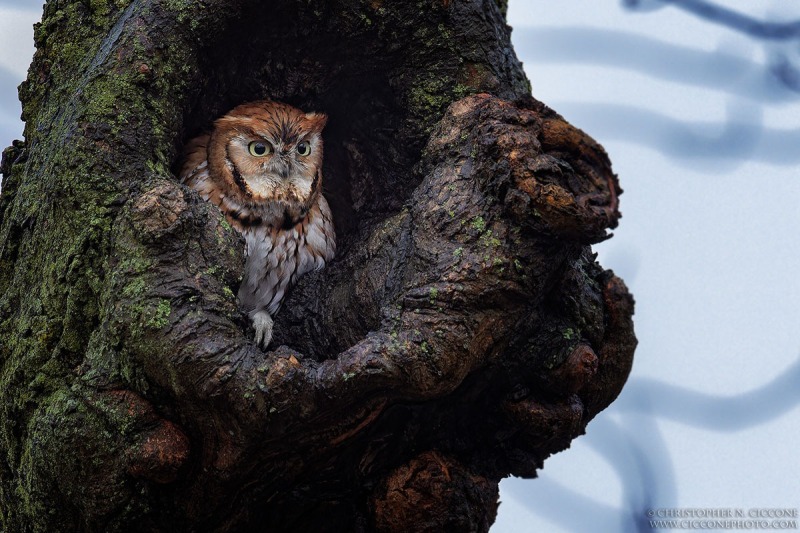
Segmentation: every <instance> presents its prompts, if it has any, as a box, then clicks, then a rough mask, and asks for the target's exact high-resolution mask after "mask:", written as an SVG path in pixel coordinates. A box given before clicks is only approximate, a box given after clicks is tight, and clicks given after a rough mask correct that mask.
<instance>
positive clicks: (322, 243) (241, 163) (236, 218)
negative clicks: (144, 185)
mask: <svg viewBox="0 0 800 533" xmlns="http://www.w3.org/2000/svg"><path fill="white" fill-rule="evenodd" d="M327 120H328V117H327V116H326V115H324V114H321V113H304V112H302V111H300V110H299V109H296V108H294V107H291V106H289V105H286V104H282V103H279V102H272V101H268V100H264V101H258V102H251V103H248V104H242V105H240V106H238V107H236V108H234V109H233V110H232V111H230V112H229V113H228V114H227V115H225V116H224V117H222V118H220V119H218V120H217V121H216V122H214V128H213V131H212V132H211V134H206V135H201V136H199V137H196V138H194V139H192V140H191V141H189V143H188V144H187V146H186V149H185V152H184V159H183V165H182V167H181V171H180V179H181V181H182V182H183V183H185V184H186V185H188V186H190V187H192V188H193V189H195V190H196V191H197V192H199V193H200V195H201V196H202V197H203V198H204V199H205V200H207V201H209V202H211V203H213V204H214V205H216V206H217V207H219V208H220V210H221V211H222V213H223V214H224V215H225V217H226V218H227V220H228V222H230V224H231V225H232V226H233V227H234V228H236V230H238V231H239V232H240V233H241V234H242V235H243V236H244V239H245V242H246V248H245V256H246V262H245V268H244V277H243V279H242V283H241V286H240V287H239V294H238V300H239V306H240V307H241V309H242V311H243V312H245V313H247V315H248V316H249V317H250V320H252V322H253V328H254V329H255V342H256V343H257V344H258V345H259V346H261V347H262V348H266V347H267V346H268V345H269V342H270V340H271V339H272V324H273V321H272V317H273V316H274V315H275V313H276V312H277V311H278V309H279V308H280V305H281V302H282V301H283V299H284V297H285V296H286V292H287V291H288V290H289V288H290V287H291V286H292V285H293V284H294V282H295V281H296V280H297V278H298V277H300V276H302V275H303V274H305V273H306V272H309V271H311V270H318V269H320V268H322V267H324V266H325V263H326V262H329V261H331V260H332V259H333V256H334V253H335V251H336V237H335V234H334V229H333V221H332V217H331V210H330V208H329V207H328V202H327V201H326V200H325V197H324V196H322V128H324V127H325V123H326V122H327Z"/></svg>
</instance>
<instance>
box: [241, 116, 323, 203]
mask: <svg viewBox="0 0 800 533" xmlns="http://www.w3.org/2000/svg"><path fill="white" fill-rule="evenodd" d="M266 133H267V132H259V131H253V132H251V133H250V132H248V134H244V133H240V134H239V135H236V136H235V137H233V138H232V139H231V140H230V142H229V145H228V158H229V161H230V170H231V172H232V173H233V175H234V181H237V182H240V184H241V185H243V186H244V188H245V189H246V190H245V191H244V192H246V194H248V195H249V196H250V197H251V198H252V199H253V200H254V201H256V202H258V203H265V202H276V201H278V202H290V203H297V202H300V203H302V204H305V203H307V202H309V200H310V199H311V197H312V196H313V195H314V194H315V192H316V191H315V189H316V188H317V187H318V183H317V181H318V180H317V179H315V178H316V176H317V170H318V168H319V166H320V165H321V164H322V139H321V138H320V135H319V134H318V133H316V132H311V133H309V134H306V135H301V136H295V137H294V138H289V139H283V138H280V139H275V138H269V137H268V136H267V135H266ZM241 185H240V186H241Z"/></svg>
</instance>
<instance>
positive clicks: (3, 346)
mask: <svg viewBox="0 0 800 533" xmlns="http://www.w3.org/2000/svg"><path fill="white" fill-rule="evenodd" d="M509 32H510V30H509V29H508V27H507V26H506V24H505V21H504V18H503V13H502V12H501V10H500V5H499V4H498V3H497V2H495V1H494V0H476V1H469V2H459V1H442V0H433V1H430V0H423V1H421V2H408V3H405V2H404V3H391V4H390V3H385V2H381V1H380V0H362V1H356V2H352V1H345V0H341V1H335V0H331V1H328V2H318V3H308V2H301V1H289V0H283V1H279V2H273V3H271V4H270V5H269V7H268V8H265V6H264V5H263V3H261V2H256V1H254V0H117V1H110V0H106V1H103V0H100V1H92V2H85V1H81V0H73V1H67V0H58V1H51V2H48V3H47V5H46V6H45V12H44V17H43V21H42V23H41V25H39V26H38V27H37V29H36V44H37V53H36V56H35V58H34V62H33V64H32V65H31V69H30V71H29V76H28V80H27V81H26V82H25V84H24V85H23V86H22V88H21V90H20V96H21V99H22V102H23V116H24V118H25V120H26V129H25V142H24V143H19V142H18V143H15V145H14V147H12V148H10V149H8V150H6V151H5V152H4V161H3V165H2V167H3V174H4V178H3V192H2V196H1V197H0V217H2V218H0V266H2V268H1V269H0V365H1V368H0V409H2V411H3V413H2V414H3V420H4V422H3V424H2V425H0V453H2V459H3V460H2V461H0V510H1V511H2V513H1V514H0V520H2V526H3V529H4V530H7V531H29V530H33V531H52V530H90V531H129V530H131V527H133V528H134V529H137V530H146V531H165V530H170V529H176V528H177V529H179V530H203V531H205V530H208V531H231V530H264V529H270V530H278V531H281V530H286V531H291V530H298V529H300V530H302V529H307V530H319V529H321V528H323V527H324V528H327V529H329V530H330V529H332V530H342V531H351V530H385V531H386V530H388V531H394V530H397V531H399V530H404V531H408V530H421V529H424V528H426V527H436V528H453V527H457V528H459V529H466V530H477V531H483V530H486V529H487V528H488V527H489V525H490V524H491V522H492V521H493V519H494V516H495V513H496V506H497V501H496V500H497V483H498V482H499V480H500V479H501V478H503V477H505V476H507V475H509V474H514V475H523V476H533V475H535V473H536V470H537V469H538V468H540V467H541V464H542V461H543V460H544V459H545V458H546V457H547V456H548V455H550V454H552V453H555V452H557V451H559V450H562V449H564V448H565V447H567V446H568V445H569V442H570V441H571V440H572V439H573V438H575V437H576V436H578V435H579V434H581V433H582V432H583V431H584V428H585V427H586V424H587V423H588V422H589V421H590V420H591V419H592V418H593V417H594V416H595V415H597V413H598V412H600V411H601V410H602V409H604V408H605V407H606V406H607V405H608V404H609V403H610V402H611V401H613V399H614V398H615V397H616V395H617V394H618V393H619V391H620V389H621V387H622V385H623V383H624V381H625V378H626V377H627V374H628V371H629V369H630V364H631V361H632V356H633V349H634V347H635V338H634V336H633V329H632V322H631V315H632V312H633V302H632V299H631V297H630V295H628V293H627V291H626V289H625V287H624V284H623V283H622V281H621V280H619V279H618V278H616V277H615V276H614V275H613V273H611V272H609V271H605V270H603V269H602V268H601V267H600V266H599V265H597V263H596V262H595V260H594V256H593V255H592V253H591V249H590V247H589V246H590V245H591V244H592V243H595V242H598V241H600V240H602V239H604V238H606V237H607V230H608V229H609V228H612V227H614V226H616V224H617V220H618V218H619V211H618V195H619V193H620V192H621V191H620V189H619V185H618V182H617V179H616V176H615V175H614V174H613V173H612V171H611V167H610V163H609V161H608V158H607V156H606V154H605V152H604V151H603V149H602V148H601V147H600V146H599V145H597V144H596V143H595V142H594V141H592V140H591V139H590V138H589V137H588V136H587V135H586V134H584V133H583V132H581V131H580V130H577V129H575V128H573V127H572V126H570V125H569V124H567V123H566V122H565V121H564V120H563V118H562V117H560V116H559V115H558V114H556V113H555V112H554V111H552V110H551V109H549V108H547V107H546V106H545V105H544V104H541V103H540V102H537V101H536V100H534V99H533V98H532V97H531V96H530V94H529V84H528V82H527V80H526V79H525V76H524V74H523V72H522V69H521V66H520V64H519V62H518V61H517V60H516V58H515V56H514V53H513V50H512V48H511V45H510V42H509ZM265 97H271V98H275V99H278V100H282V101H286V102H288V103H290V104H292V105H296V106H298V107H301V108H303V109H309V110H310V109H316V110H322V111H325V112H326V113H328V115H329V116H330V122H329V126H328V128H327V129H326V133H325V135H326V137H325V142H326V162H325V174H326V182H327V184H328V189H327V190H326V195H327V197H328V198H329V201H330V203H331V205H332V208H333V211H334V217H335V222H336V226H337V236H338V240H339V242H340V250H339V254H338V257H337V259H336V260H335V261H334V262H333V263H332V264H331V265H329V266H328V267H327V268H326V269H325V270H323V271H321V272H318V273H315V274H313V275H308V276H306V277H305V278H303V279H302V280H301V282H300V283H299V285H298V286H297V287H296V288H295V290H294V291H293V292H292V294H291V295H290V297H289V299H288V300H287V302H286V304H285V306H284V309H283V310H282V311H281V312H280V313H279V314H278V316H277V321H276V327H277V330H276V341H278V342H277V343H276V344H275V346H278V347H277V348H276V349H274V350H272V351H269V352H267V353H264V352H261V351H260V350H258V349H257V348H256V347H255V346H254V345H253V344H252V343H251V342H250V340H249V339H248V336H247V331H246V327H247V321H246V320H245V319H244V317H242V316H241V314H240V313H239V311H238V310H237V307H236V302H235V297H234V295H235V293H236V288H237V284H238V283H239V280H240V276H241V272H242V264H243V258H242V255H241V250H242V243H241V239H240V238H239V236H238V235H237V234H236V233H235V232H234V231H233V230H232V229H231V228H230V226H228V225H227V224H226V223H225V221H224V218H223V217H222V216H221V215H220V213H219V211H218V210H217V209H216V208H215V207H214V206H211V205H209V204H207V203H205V202H203V201H202V200H200V198H198V196H197V195H196V194H195V193H194V192H192V191H190V190H189V189H187V188H185V187H183V186H181V185H180V184H179V183H178V182H177V180H176V179H175V177H174V175H173V173H172V171H171V170H172V169H173V168H174V164H175V163H176V159H177V157H178V153H179V150H180V147H181V145H182V143H183V142H184V141H185V140H187V139H189V138H191V137H192V136H193V135H194V134H196V133H197V132H198V131H200V130H201V129H203V128H205V127H208V125H209V123H210V121H211V120H212V119H214V118H215V117H217V116H219V115H220V114H222V113H223V112H224V111H227V110H228V109H230V108H231V107H233V106H234V105H236V104H238V103H241V102H244V101H248V100H256V99H260V98H265ZM420 495H426V496H425V497H423V496H420ZM409 502H419V507H418V506H417V504H414V505H411V506H410V507H409V505H410V503H409ZM417 508H419V509H420V512H414V509H417Z"/></svg>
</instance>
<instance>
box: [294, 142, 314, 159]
mask: <svg viewBox="0 0 800 533" xmlns="http://www.w3.org/2000/svg"><path fill="white" fill-rule="evenodd" d="M297 153H298V154H300V155H302V156H304V157H305V156H307V155H308V154H310V153H311V145H310V144H309V143H308V142H307V141H302V142H301V143H300V144H298V145H297Z"/></svg>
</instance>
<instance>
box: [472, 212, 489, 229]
mask: <svg viewBox="0 0 800 533" xmlns="http://www.w3.org/2000/svg"><path fill="white" fill-rule="evenodd" d="M471 224H472V227H473V228H474V229H476V230H478V231H480V232H483V231H484V230H485V229H486V221H485V220H484V219H483V217H481V216H477V217H475V218H473V219H472V222H471Z"/></svg>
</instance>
